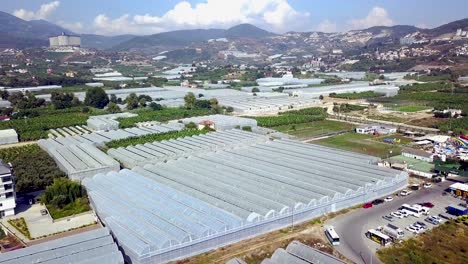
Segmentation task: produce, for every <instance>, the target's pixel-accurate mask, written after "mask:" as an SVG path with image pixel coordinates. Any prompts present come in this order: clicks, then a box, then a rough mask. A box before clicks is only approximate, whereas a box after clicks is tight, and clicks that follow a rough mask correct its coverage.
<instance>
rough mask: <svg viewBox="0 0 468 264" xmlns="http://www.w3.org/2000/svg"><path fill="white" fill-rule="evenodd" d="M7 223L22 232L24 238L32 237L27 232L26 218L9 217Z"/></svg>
mask: <svg viewBox="0 0 468 264" xmlns="http://www.w3.org/2000/svg"><path fill="white" fill-rule="evenodd" d="M8 223H9V224H10V225H11V226H13V227H14V228H15V229H16V230H18V231H19V232H20V233H21V234H23V235H24V236H25V237H26V238H28V239H32V238H31V234H30V233H29V228H28V225H27V224H26V220H24V218H23V217H21V218H16V219H10V220H8Z"/></svg>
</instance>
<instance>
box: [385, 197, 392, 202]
mask: <svg viewBox="0 0 468 264" xmlns="http://www.w3.org/2000/svg"><path fill="white" fill-rule="evenodd" d="M384 201H385V202H391V201H393V197H391V196H388V197H385V199H384Z"/></svg>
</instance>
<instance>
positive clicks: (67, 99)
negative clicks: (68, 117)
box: [50, 92, 80, 109]
mask: <svg viewBox="0 0 468 264" xmlns="http://www.w3.org/2000/svg"><path fill="white" fill-rule="evenodd" d="M50 101H51V103H52V105H53V106H54V108H55V109H65V108H70V107H73V106H78V105H80V100H79V99H78V98H77V97H75V96H74V95H73V93H64V92H52V93H51V96H50Z"/></svg>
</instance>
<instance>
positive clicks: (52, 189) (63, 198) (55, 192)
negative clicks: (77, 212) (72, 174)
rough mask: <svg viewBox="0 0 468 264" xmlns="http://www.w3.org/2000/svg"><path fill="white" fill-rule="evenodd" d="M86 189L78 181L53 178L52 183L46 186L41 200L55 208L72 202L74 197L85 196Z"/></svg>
mask: <svg viewBox="0 0 468 264" xmlns="http://www.w3.org/2000/svg"><path fill="white" fill-rule="evenodd" d="M86 196H87V195H86V191H85V190H84V188H83V187H82V186H81V185H80V184H79V183H78V182H74V181H71V180H69V179H68V178H65V177H62V178H57V179H55V180H54V183H53V184H52V185H51V186H49V187H47V188H46V191H45V192H44V194H43V196H42V197H41V201H42V203H44V204H50V205H52V206H54V207H57V208H63V207H65V205H67V204H70V203H73V202H74V201H75V200H76V199H78V198H81V197H86Z"/></svg>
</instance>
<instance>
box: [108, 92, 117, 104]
mask: <svg viewBox="0 0 468 264" xmlns="http://www.w3.org/2000/svg"><path fill="white" fill-rule="evenodd" d="M117 100H118V99H117V96H116V95H115V94H111V96H110V99H109V101H111V102H113V103H117Z"/></svg>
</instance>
